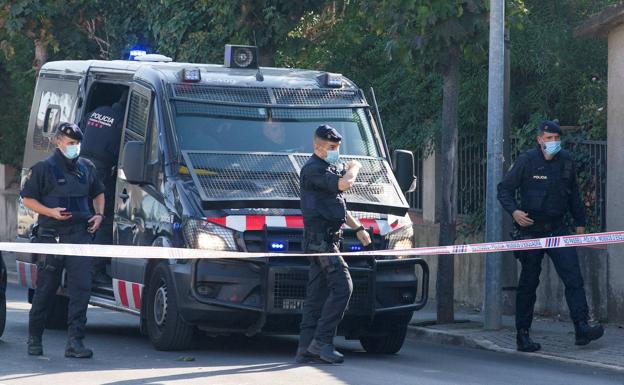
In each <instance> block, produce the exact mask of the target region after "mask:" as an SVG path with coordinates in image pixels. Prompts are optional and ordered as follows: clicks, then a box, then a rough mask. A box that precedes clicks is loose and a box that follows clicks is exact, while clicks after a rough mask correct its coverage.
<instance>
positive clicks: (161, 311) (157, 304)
mask: <svg viewBox="0 0 624 385" xmlns="http://www.w3.org/2000/svg"><path fill="white" fill-rule="evenodd" d="M166 318H167V286H166V285H164V284H163V285H162V286H161V287H159V288H158V290H156V294H155V296H154V320H155V321H156V325H158V326H159V327H162V326H164V325H165V321H166Z"/></svg>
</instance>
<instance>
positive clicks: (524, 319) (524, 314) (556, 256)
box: [515, 230, 589, 330]
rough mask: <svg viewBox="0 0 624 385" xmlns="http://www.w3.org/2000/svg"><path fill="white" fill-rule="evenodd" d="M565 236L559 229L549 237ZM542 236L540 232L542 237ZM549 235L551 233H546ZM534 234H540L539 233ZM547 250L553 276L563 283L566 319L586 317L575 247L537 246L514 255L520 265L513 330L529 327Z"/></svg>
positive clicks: (574, 319)
mask: <svg viewBox="0 0 624 385" xmlns="http://www.w3.org/2000/svg"><path fill="white" fill-rule="evenodd" d="M559 235H567V231H563V230H562V231H559V232H556V233H554V234H552V236H559ZM544 236H545V235H541V237H544ZM546 236H551V235H546ZM537 237H540V236H539V235H538V236H537ZM544 253H547V254H548V256H549V257H550V259H551V260H552V262H553V264H554V265H555V270H556V271H557V275H559V278H561V280H562V281H563V284H564V286H565V298H566V302H567V303H568V309H569V310H570V318H571V319H572V321H574V322H580V321H587V320H588V319H589V307H588V306H587V298H586V296H585V288H584V282H583V276H582V275H581V268H580V266H579V259H578V255H577V253H576V249H575V248H561V249H545V250H544V249H539V250H525V251H516V252H515V256H516V258H518V260H519V261H520V264H521V265H522V272H521V273H520V280H519V281H518V291H517V294H516V329H517V330H520V329H530V328H531V323H532V321H533V310H534V308H535V300H536V291H537V287H538V285H539V276H540V273H541V271H542V259H543V257H544Z"/></svg>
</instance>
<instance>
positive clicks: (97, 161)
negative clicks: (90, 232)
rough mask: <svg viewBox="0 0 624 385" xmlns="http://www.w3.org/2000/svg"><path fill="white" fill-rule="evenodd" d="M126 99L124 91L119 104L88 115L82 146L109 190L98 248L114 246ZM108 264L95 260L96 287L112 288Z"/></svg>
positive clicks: (96, 237)
mask: <svg viewBox="0 0 624 385" xmlns="http://www.w3.org/2000/svg"><path fill="white" fill-rule="evenodd" d="M127 97H128V92H127V91H125V92H124V93H123V94H122V96H121V98H120V100H119V101H118V102H116V103H114V104H113V105H112V106H106V105H105V106H100V107H98V108H96V109H95V110H93V111H92V112H91V113H90V114H89V117H88V119H87V124H86V127H85V133H84V138H83V140H82V144H81V146H82V149H81V157H82V158H85V159H88V160H90V161H91V162H92V163H93V164H94V165H95V168H96V170H97V176H98V179H99V180H100V182H102V184H104V186H105V188H106V191H105V193H104V196H105V198H106V199H105V201H106V205H105V207H104V220H103V221H102V225H101V227H100V229H99V230H98V231H97V233H96V234H95V238H94V239H93V243H96V244H99V245H110V244H112V243H113V216H114V204H115V183H116V179H117V172H116V167H117V160H118V158H119V147H120V143H121V129H122V123H123V118H124V111H125V107H126V101H127ZM106 263H107V258H94V259H93V283H94V284H95V285H102V284H110V282H111V278H110V277H109V276H108V275H106Z"/></svg>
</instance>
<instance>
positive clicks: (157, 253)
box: [0, 231, 624, 259]
mask: <svg viewBox="0 0 624 385" xmlns="http://www.w3.org/2000/svg"><path fill="white" fill-rule="evenodd" d="M615 243H624V231H612V232H606V233H594V234H584V235H567V236H560V237H548V238H535V239H523V240H518V241H505V242H490V243H474V244H466V245H452V246H433V247H417V248H413V249H401V250H371V251H358V252H348V253H347V252H345V253H341V255H342V256H345V257H350V256H374V255H379V256H382V255H384V256H418V255H421V256H422V255H435V254H477V253H494V252H500V251H516V250H531V249H554V248H561V247H577V246H598V245H609V244H615ZM0 251H12V252H17V253H35V254H56V255H77V256H83V255H86V256H92V257H113V258H155V259H223V258H237V259H243V258H258V257H303V256H313V255H316V256H320V255H332V254H331V253H319V254H303V253H293V254H289V253H247V252H240V251H216V250H199V249H182V248H173V247H171V248H165V247H154V246H119V245H79V244H69V243H62V244H56V243H19V242H0Z"/></svg>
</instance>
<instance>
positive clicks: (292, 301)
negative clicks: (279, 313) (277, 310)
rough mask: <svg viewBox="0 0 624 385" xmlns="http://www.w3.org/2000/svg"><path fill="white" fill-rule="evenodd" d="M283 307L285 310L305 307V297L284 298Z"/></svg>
mask: <svg viewBox="0 0 624 385" xmlns="http://www.w3.org/2000/svg"><path fill="white" fill-rule="evenodd" d="M282 308H283V309H285V310H297V309H302V308H303V299H301V298H284V300H283V301H282Z"/></svg>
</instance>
